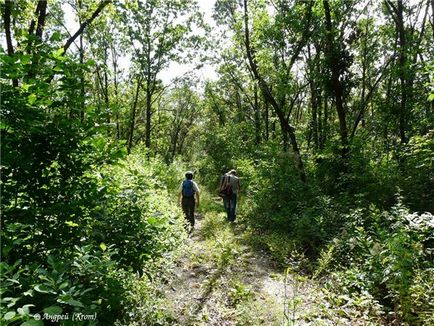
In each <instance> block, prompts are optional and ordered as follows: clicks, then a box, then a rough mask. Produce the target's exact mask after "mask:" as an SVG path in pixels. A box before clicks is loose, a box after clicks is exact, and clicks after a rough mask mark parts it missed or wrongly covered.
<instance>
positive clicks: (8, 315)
mask: <svg viewBox="0 0 434 326" xmlns="http://www.w3.org/2000/svg"><path fill="white" fill-rule="evenodd" d="M15 315H16V313H15V311H8V312H7V313H6V314H5V315H4V316H3V319H4V320H11V319H12V318H14V317H15Z"/></svg>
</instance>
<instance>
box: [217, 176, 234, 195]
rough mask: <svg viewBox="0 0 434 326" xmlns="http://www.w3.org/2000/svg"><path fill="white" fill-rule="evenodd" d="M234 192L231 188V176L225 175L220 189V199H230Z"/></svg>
mask: <svg viewBox="0 0 434 326" xmlns="http://www.w3.org/2000/svg"><path fill="white" fill-rule="evenodd" d="M233 193H234V192H233V191H232V186H231V177H230V176H229V175H225V176H224V177H223V180H222V184H221V188H220V193H219V196H220V197H225V196H227V197H230V196H232V194H233Z"/></svg>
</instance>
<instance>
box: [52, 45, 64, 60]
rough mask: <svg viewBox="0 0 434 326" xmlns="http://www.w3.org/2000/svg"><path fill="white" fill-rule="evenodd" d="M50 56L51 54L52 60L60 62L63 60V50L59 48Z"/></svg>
mask: <svg viewBox="0 0 434 326" xmlns="http://www.w3.org/2000/svg"><path fill="white" fill-rule="evenodd" d="M52 54H53V57H54V59H58V60H62V59H64V58H63V57H62V54H63V48H60V49H58V50H56V51H54V52H53V53H52Z"/></svg>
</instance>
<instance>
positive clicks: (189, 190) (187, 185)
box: [182, 180, 194, 197]
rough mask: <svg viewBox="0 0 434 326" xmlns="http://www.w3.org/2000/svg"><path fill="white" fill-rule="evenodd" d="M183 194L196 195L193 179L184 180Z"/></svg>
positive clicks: (187, 195)
mask: <svg viewBox="0 0 434 326" xmlns="http://www.w3.org/2000/svg"><path fill="white" fill-rule="evenodd" d="M182 196H183V197H193V196H194V189H193V181H191V180H184V181H183V182H182Z"/></svg>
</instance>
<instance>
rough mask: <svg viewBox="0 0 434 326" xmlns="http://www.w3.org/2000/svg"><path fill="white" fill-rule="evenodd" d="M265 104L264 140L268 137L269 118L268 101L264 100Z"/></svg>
mask: <svg viewBox="0 0 434 326" xmlns="http://www.w3.org/2000/svg"><path fill="white" fill-rule="evenodd" d="M264 105H265V140H267V141H268V139H269V138H270V120H269V106H268V101H265V100H264Z"/></svg>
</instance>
